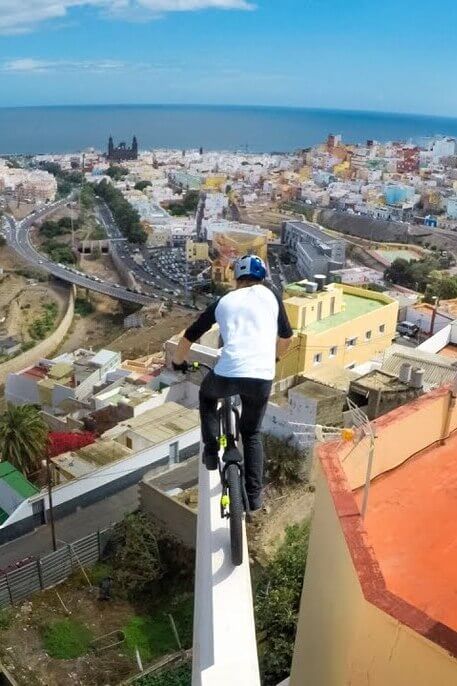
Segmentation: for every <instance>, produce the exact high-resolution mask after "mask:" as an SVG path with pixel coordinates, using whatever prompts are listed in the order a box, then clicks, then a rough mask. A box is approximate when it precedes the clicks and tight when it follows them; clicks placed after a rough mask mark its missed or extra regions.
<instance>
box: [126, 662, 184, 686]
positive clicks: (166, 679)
mask: <svg viewBox="0 0 457 686" xmlns="http://www.w3.org/2000/svg"><path fill="white" fill-rule="evenodd" d="M191 680H192V669H191V667H190V665H188V664H186V665H179V667H172V668H171V669H169V670H167V671H162V672H160V673H159V674H146V676H143V677H141V678H140V679H138V681H136V682H135V686H191Z"/></svg>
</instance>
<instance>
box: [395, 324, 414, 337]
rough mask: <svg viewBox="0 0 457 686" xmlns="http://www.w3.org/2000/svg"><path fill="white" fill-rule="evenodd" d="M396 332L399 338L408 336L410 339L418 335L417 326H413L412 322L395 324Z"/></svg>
mask: <svg viewBox="0 0 457 686" xmlns="http://www.w3.org/2000/svg"><path fill="white" fill-rule="evenodd" d="M397 332H398V333H399V334H400V335H401V336H410V337H411V338H415V337H416V336H417V334H418V333H419V327H418V326H417V324H413V323H412V322H408V321H405V322H400V323H399V324H397Z"/></svg>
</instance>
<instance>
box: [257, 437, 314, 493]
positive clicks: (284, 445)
mask: <svg viewBox="0 0 457 686" xmlns="http://www.w3.org/2000/svg"><path fill="white" fill-rule="evenodd" d="M263 444H264V450H265V475H266V479H267V481H268V483H271V484H272V485H273V486H276V488H279V489H281V488H284V487H285V486H288V485H291V484H294V483H299V482H300V481H302V480H303V478H304V475H305V472H306V467H307V458H308V454H307V451H305V450H304V449H303V450H300V449H299V448H297V446H296V445H295V444H294V443H293V442H292V439H289V440H285V439H281V438H277V437H276V436H273V435H272V434H264V435H263Z"/></svg>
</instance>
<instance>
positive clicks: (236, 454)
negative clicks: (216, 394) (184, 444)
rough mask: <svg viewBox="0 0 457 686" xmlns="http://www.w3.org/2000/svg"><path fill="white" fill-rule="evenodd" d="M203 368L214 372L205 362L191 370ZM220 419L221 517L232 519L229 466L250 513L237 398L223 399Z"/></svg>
mask: <svg viewBox="0 0 457 686" xmlns="http://www.w3.org/2000/svg"><path fill="white" fill-rule="evenodd" d="M201 367H203V368H205V369H207V370H208V371H212V369H211V367H210V366H209V365H207V364H205V363H203V362H201V363H200V362H194V363H192V364H191V365H190V369H193V370H195V371H197V370H198V369H200V368H201ZM218 419H219V436H218V442H219V475H220V478H221V484H222V496H221V517H222V518H228V517H230V509H229V508H230V494H229V491H228V484H227V479H226V471H227V468H228V467H229V465H231V464H235V465H236V466H237V468H238V471H239V477H240V484H241V495H242V498H243V506H244V510H245V512H247V513H249V512H250V508H249V500H248V496H247V493H246V486H245V482H244V457H243V455H242V453H241V452H240V450H239V448H238V445H237V443H238V441H239V439H240V428H239V427H240V412H239V410H238V407H236V404H235V398H233V397H229V398H221V400H220V406H219V409H218Z"/></svg>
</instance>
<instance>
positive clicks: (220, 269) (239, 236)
mask: <svg viewBox="0 0 457 686" xmlns="http://www.w3.org/2000/svg"><path fill="white" fill-rule="evenodd" d="M269 233H270V232H267V231H260V230H259V229H255V228H254V227H253V228H252V231H248V230H247V229H243V230H241V231H238V230H237V231H235V230H233V229H232V230H230V231H226V232H220V231H218V232H214V233H213V238H212V243H213V250H214V252H215V253H216V259H215V260H214V261H213V264H212V274H211V278H212V280H213V281H214V282H215V283H226V284H231V283H233V269H232V265H233V262H234V261H235V260H236V259H238V258H239V257H242V255H249V254H252V255H258V256H259V257H261V258H262V259H263V260H264V261H265V262H266V261H267V249H268V247H267V246H268V235H269Z"/></svg>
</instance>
